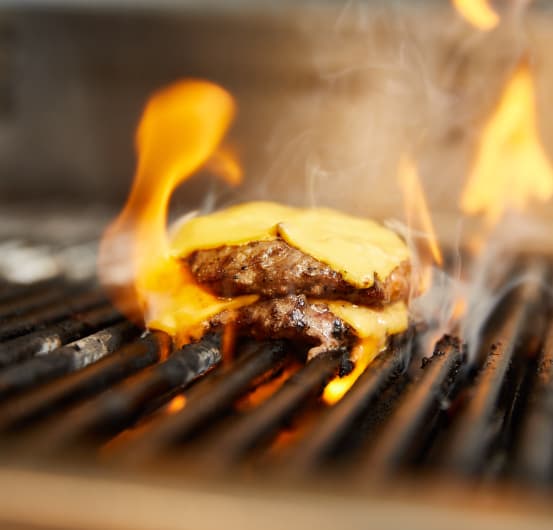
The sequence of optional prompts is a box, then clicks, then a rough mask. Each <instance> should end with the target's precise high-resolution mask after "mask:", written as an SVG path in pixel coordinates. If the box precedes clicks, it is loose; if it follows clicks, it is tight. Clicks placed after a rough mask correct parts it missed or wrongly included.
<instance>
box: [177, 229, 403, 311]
mask: <svg viewBox="0 0 553 530" xmlns="http://www.w3.org/2000/svg"><path fill="white" fill-rule="evenodd" d="M186 262H187V263H188V266H189V268H190V271H191V272H192V274H193V275H194V278H195V279H196V281H197V282H198V283H199V284H201V285H203V286H205V287H207V288H208V289H209V290H210V291H212V292H213V293H215V294H216V295H217V296H224V297H233V296H239V295H244V294H259V295H261V296H262V297H265V298H278V297H283V296H287V295H290V294H304V295H305V296H307V297H310V298H320V299H328V300H346V301H348V302H351V303H354V304H359V305H364V306H382V305H386V304H389V303H392V302H396V301H399V300H406V299H407V296H408V294H409V275H410V264H409V262H408V261H404V262H402V263H401V264H400V265H399V266H398V267H396V269H394V270H393V271H392V273H391V274H390V275H389V276H388V277H387V278H385V279H384V280H382V279H380V278H378V277H376V278H375V281H374V283H373V285H372V286H371V287H369V288H367V289H357V288H355V287H354V286H352V285H350V284H349V283H347V282H346V281H345V280H344V278H343V277H342V275H341V274H340V273H339V272H336V271H334V270H333V269H331V268H330V267H329V266H328V265H325V264H324V263H321V262H320V261H318V260H316V259H315V258H313V257H311V256H309V255H307V254H304V253H303V252H302V251H301V250H298V249H296V248H294V247H291V246H290V245H288V243H286V242H285V241H283V240H281V239H275V240H271V241H255V242H252V243H248V244H245V245H240V246H222V247H219V248H215V249H209V250H198V251H196V252H194V253H193V254H191V255H190V256H189V257H188V258H186Z"/></svg>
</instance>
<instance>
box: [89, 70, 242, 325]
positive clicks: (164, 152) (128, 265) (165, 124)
mask: <svg viewBox="0 0 553 530" xmlns="http://www.w3.org/2000/svg"><path fill="white" fill-rule="evenodd" d="M234 112H235V105H234V101H233V99H232V97H231V96H230V94H228V93H227V92H226V91H225V90H224V89H222V88H221V87H219V86H217V85H215V84H213V83H210V82H207V81H200V80H187V81H181V82H178V83H175V84H173V85H171V86H169V87H168V88H166V89H164V90H161V91H159V92H157V93H155V94H154V95H153V96H152V98H151V99H150V100H149V101H148V103H147V105H146V108H145V110H144V113H143V115H142V118H141V120H140V124H139V127H138V131H137V135H136V144H137V150H138V164H137V169H136V174H135V178H134V182H133V187H132V190H131V193H130V196H129V199H128V201H127V203H126V205H125V208H124V209H123V211H122V212H121V214H120V215H119V217H118V218H117V219H116V220H115V222H114V223H113V224H112V225H111V226H110V227H109V228H108V230H107V231H106V233H105V235H104V238H103V240H102V245H101V248H100V258H99V266H100V276H101V278H102V281H103V283H104V284H106V285H107V286H108V287H112V289H113V293H112V294H113V295H114V298H115V300H116V302H117V303H118V305H119V307H120V308H122V309H123V310H124V311H125V312H126V313H127V314H129V316H131V317H134V318H135V319H143V318H144V316H145V315H148V313H149V312H150V311H151V310H152V307H154V306H157V310H156V311H154V312H155V313H159V307H160V306H161V307H164V304H168V303H169V301H171V303H172V304H173V305H174V304H176V303H178V298H179V297H183V296H186V297H192V298H194V299H196V298H197V299H198V303H199V306H201V305H202V303H201V299H202V297H204V298H210V297H209V295H208V293H204V292H203V291H201V290H200V289H198V288H196V287H194V285H193V282H192V279H191V277H190V275H189V273H187V271H185V270H184V269H183V267H182V265H181V264H180V263H179V262H178V261H177V260H174V259H172V258H171V257H170V255H169V237H168V234H167V226H166V224H167V209H168V205H169V200H170V197H171V193H172V192H173V190H174V189H175V188H176V187H177V186H178V185H179V184H180V183H182V182H183V181H184V180H186V179H187V178H188V177H190V176H191V175H192V174H193V173H194V172H195V171H196V170H198V169H199V168H200V167H201V166H202V165H204V164H205V163H206V162H207V161H208V160H209V159H210V158H211V157H212V155H213V154H214V153H216V151H217V148H218V146H219V143H220V142H221V140H222V138H223V136H224V134H225V132H226V130H227V129H228V127H229V125H230V123H231V121H232V119H233V117H234ZM217 159H218V161H219V162H218V163H219V166H221V165H222V164H223V162H222V161H224V164H223V165H224V166H225V168H226V170H227V173H228V174H230V175H231V180H232V181H233V182H235V183H237V182H239V181H240V174H239V173H238V172H237V170H236V167H234V166H233V163H232V162H231V160H232V158H231V157H230V156H229V155H228V153H227V154H225V151H224V150H223V151H220V152H219V154H218V155H217ZM229 168H232V169H229Z"/></svg>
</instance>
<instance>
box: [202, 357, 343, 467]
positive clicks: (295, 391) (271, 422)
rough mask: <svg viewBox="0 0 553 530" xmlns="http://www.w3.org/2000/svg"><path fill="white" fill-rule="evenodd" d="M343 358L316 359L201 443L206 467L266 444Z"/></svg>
mask: <svg viewBox="0 0 553 530" xmlns="http://www.w3.org/2000/svg"><path fill="white" fill-rule="evenodd" d="M347 355H348V353H347V352H346V351H343V350H333V351H329V352H326V353H322V354H320V355H318V356H317V357H315V358H314V359H312V360H311V361H309V362H308V363H307V364H306V365H305V366H304V367H303V368H302V369H301V370H299V371H298V372H296V373H295V374H293V375H292V376H290V378H289V379H288V380H287V381H286V382H285V383H284V384H283V385H282V386H281V387H280V388H279V389H278V390H277V391H276V392H275V394H274V395H272V396H271V397H270V398H269V399H268V400H266V401H265V402H263V403H262V404H261V405H259V406H258V407H257V408H255V409H253V410H252V411H250V412H247V413H245V414H244V415H242V416H241V417H238V418H237V419H236V420H235V421H233V422H232V424H229V425H225V426H223V427H222V428H221V429H217V430H215V431H214V432H213V433H211V434H210V436H209V439H208V440H206V441H205V442H204V443H202V445H203V451H204V453H205V454H207V455H209V457H208V460H209V463H210V465H211V466H212V467H213V468H214V469H218V468H225V467H227V466H232V465H234V464H235V463H237V462H238V461H240V460H241V459H242V457H244V456H245V455H246V454H247V453H248V452H249V451H250V450H252V449H254V448H261V447H262V446H264V445H265V444H266V443H267V442H269V441H270V440H271V439H272V437H273V436H274V435H275V434H276V433H277V432H278V431H279V430H280V429H281V428H282V427H283V425H285V424H286V423H287V422H288V421H290V420H291V419H292V418H293V417H294V416H296V415H297V414H299V413H300V412H302V411H303V410H305V409H306V408H307V407H308V406H309V405H310V404H313V402H314V400H316V399H317V398H318V397H319V396H320V394H321V392H322V390H323V389H324V387H325V385H326V384H327V383H328V382H329V381H330V379H331V378H332V377H334V376H335V375H336V374H337V372H338V370H339V369H340V365H341V364H342V362H343V359H344V358H345V357H346V356H347Z"/></svg>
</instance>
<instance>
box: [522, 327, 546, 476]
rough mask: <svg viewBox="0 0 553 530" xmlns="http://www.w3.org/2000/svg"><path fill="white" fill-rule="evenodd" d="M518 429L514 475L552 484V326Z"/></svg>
mask: <svg viewBox="0 0 553 530" xmlns="http://www.w3.org/2000/svg"><path fill="white" fill-rule="evenodd" d="M522 427H523V428H522V429H521V433H522V434H521V440H520V446H519V450H518V452H517V465H516V472H517V475H518V476H519V477H521V478H523V479H525V480H527V481H529V482H533V483H537V484H541V485H545V484H551V483H553V325H552V326H550V328H549V332H548V335H547V338H546V340H545V343H544V346H543V354H542V356H541V358H540V359H539V364H538V370H537V374H536V379H535V381H534V388H533V391H532V392H531V395H530V400H529V402H528V407H527V416H526V418H525V421H524V422H523V424H522Z"/></svg>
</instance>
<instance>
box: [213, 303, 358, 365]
mask: <svg viewBox="0 0 553 530" xmlns="http://www.w3.org/2000/svg"><path fill="white" fill-rule="evenodd" d="M229 323H232V324H234V325H235V326H236V330H237V332H238V334H239V335H241V334H242V335H248V336H250V337H255V338H257V339H267V338H270V339H289V340H292V341H296V342H301V343H304V344H310V345H313V347H312V348H311V349H310V350H309V353H308V359H312V358H313V357H315V356H316V355H317V354H319V353H321V352H324V351H329V350H335V349H338V348H341V347H348V346H349V345H350V344H351V341H352V340H353V339H354V337H355V335H354V333H353V331H352V330H351V328H350V327H349V326H348V325H347V324H345V323H344V322H343V320H341V319H340V318H338V317H337V316H336V315H334V313H332V312H331V311H330V310H329V309H328V307H327V306H326V305H325V304H324V303H322V302H308V300H307V298H306V297H305V296H304V295H288V296H285V297H282V298H273V299H271V300H261V301H259V302H256V303H254V304H252V305H249V306H245V307H241V308H240V309H236V310H231V311H224V312H223V313H219V314H218V315H216V316H215V317H214V318H213V319H212V320H211V323H210V324H211V326H212V327H214V328H219V327H222V326H224V325H227V324H229Z"/></svg>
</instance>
